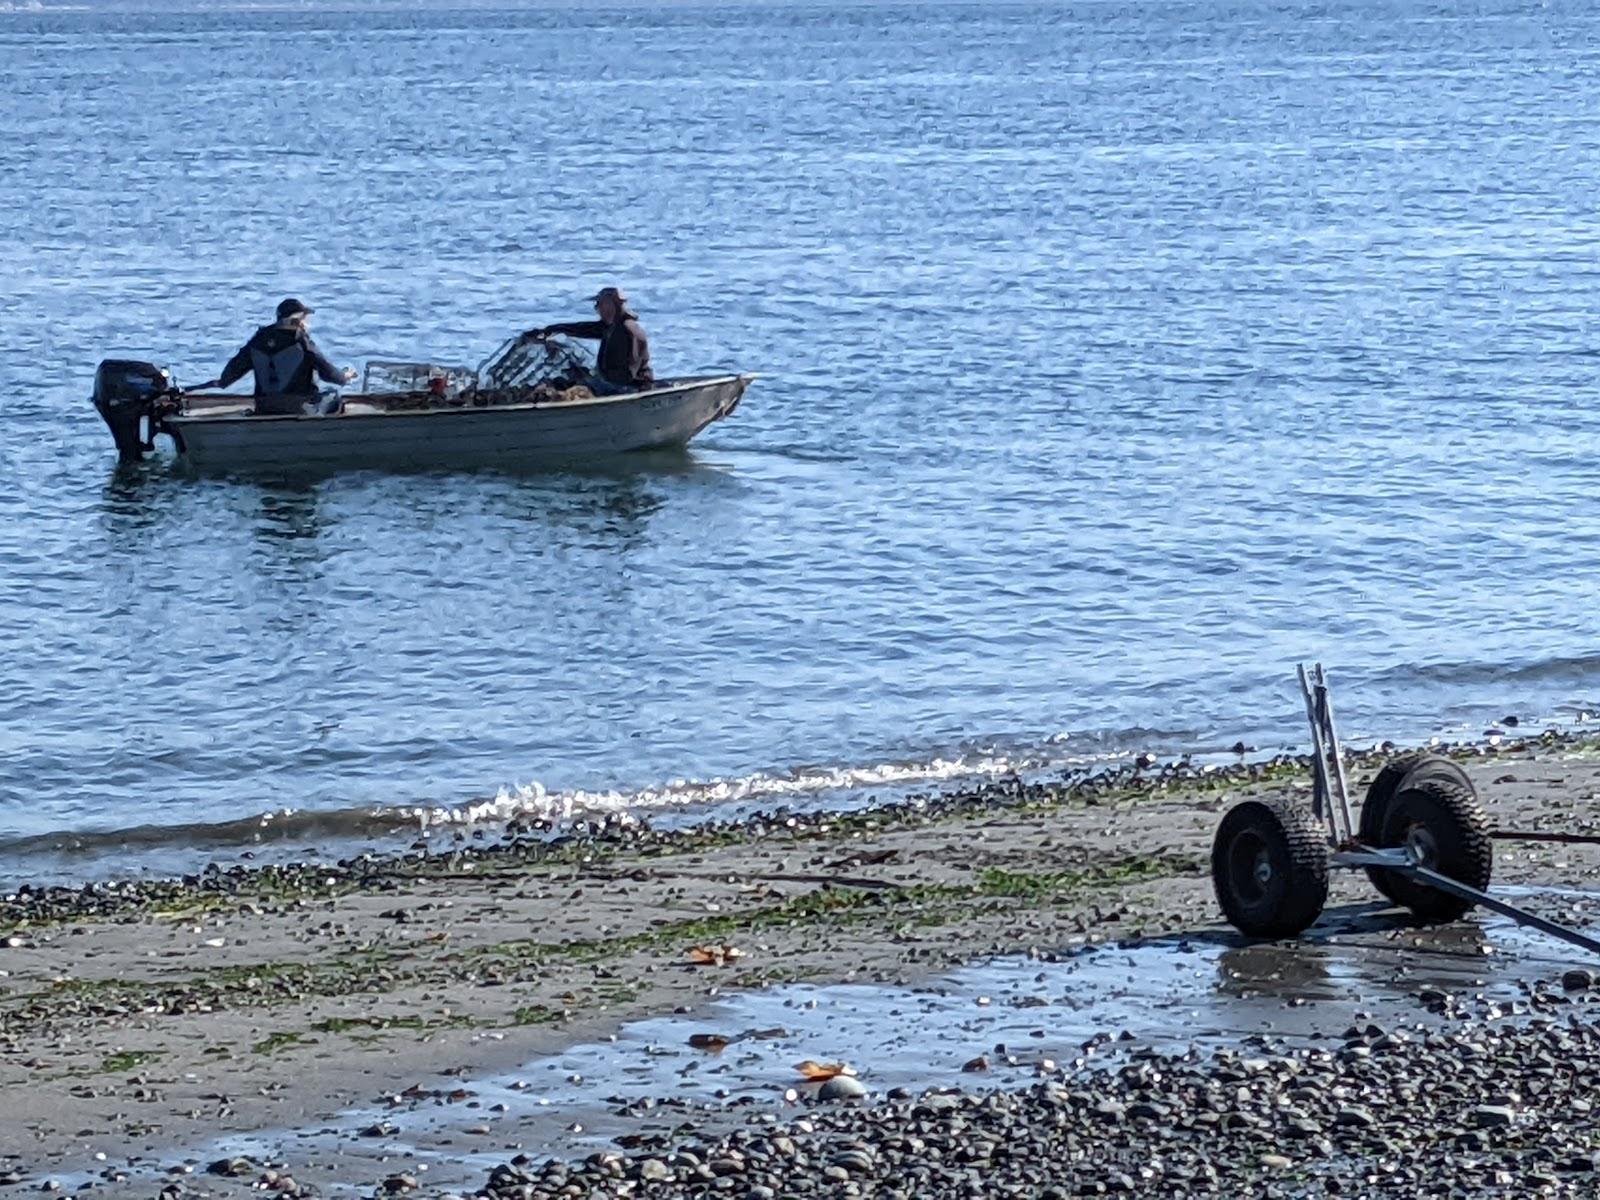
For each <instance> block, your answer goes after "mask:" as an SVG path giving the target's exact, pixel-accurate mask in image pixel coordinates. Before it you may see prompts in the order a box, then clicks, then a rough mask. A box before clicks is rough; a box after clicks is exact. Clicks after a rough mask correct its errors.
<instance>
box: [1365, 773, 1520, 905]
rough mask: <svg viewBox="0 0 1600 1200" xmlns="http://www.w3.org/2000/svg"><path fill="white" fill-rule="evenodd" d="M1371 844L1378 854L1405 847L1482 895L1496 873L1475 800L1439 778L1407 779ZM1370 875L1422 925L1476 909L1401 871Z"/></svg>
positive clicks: (1486, 830) (1486, 820) (1465, 789)
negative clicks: (1491, 875) (1391, 848)
mask: <svg viewBox="0 0 1600 1200" xmlns="http://www.w3.org/2000/svg"><path fill="white" fill-rule="evenodd" d="M1369 844H1370V845H1372V846H1373V847H1374V848H1376V849H1388V848H1390V847H1395V846H1407V847H1409V848H1410V849H1411V851H1412V853H1413V854H1414V855H1415V856H1416V857H1417V859H1418V861H1419V862H1420V863H1421V864H1422V865H1423V866H1425V867H1428V868H1429V869H1430V870H1434V871H1437V872H1439V874H1441V875H1448V876H1450V878H1451V879H1457V880H1460V881H1461V882H1462V883H1464V884H1466V885H1467V886H1469V887H1474V888H1477V889H1478V890H1479V891H1482V890H1484V889H1485V888H1487V887H1488V886H1489V876H1490V874H1491V873H1492V872H1493V869H1494V847H1493V845H1492V844H1491V843H1490V841H1489V818H1488V817H1487V816H1485V815H1484V812H1483V809H1482V807H1481V806H1480V805H1479V804H1478V798H1477V796H1475V795H1474V794H1473V792H1472V789H1471V788H1470V787H1462V786H1461V785H1460V784H1459V783H1455V782H1453V781H1451V780H1449V779H1444V778H1440V777H1437V776H1433V777H1428V776H1424V777H1421V778H1418V779H1416V780H1412V779H1410V778H1407V779H1406V781H1405V786H1403V787H1402V788H1401V789H1400V790H1399V792H1397V793H1396V794H1395V797H1394V799H1393V800H1392V801H1390V803H1389V808H1388V812H1386V813H1385V814H1384V819H1383V828H1382V830H1381V832H1380V833H1379V835H1378V837H1377V838H1376V839H1375V840H1374V841H1372V842H1371V843H1369ZM1371 874H1372V877H1373V881H1374V882H1375V883H1376V882H1378V880H1379V878H1380V877H1381V878H1382V880H1383V882H1382V883H1379V884H1378V887H1379V890H1380V891H1382V892H1383V894H1384V895H1385V896H1388V897H1389V898H1390V899H1391V900H1393V901H1394V902H1395V903H1396V904H1399V905H1402V906H1404V907H1405V908H1409V909H1410V910H1411V911H1412V912H1414V913H1415V914H1416V915H1417V916H1418V917H1420V918H1421V919H1422V920H1424V921H1454V920H1457V919H1459V918H1460V917H1462V916H1464V915H1465V914H1466V913H1467V912H1468V911H1469V910H1470V909H1471V908H1472V901H1470V900H1465V899H1462V898H1461V897H1460V896H1452V895H1450V894H1449V893H1448V892H1441V891H1439V890H1438V889H1437V888H1431V887H1429V886H1428V885H1427V884H1425V883H1419V882H1417V881H1416V880H1414V879H1411V878H1410V877H1408V876H1407V875H1405V874H1404V873H1402V872H1400V871H1391V870H1386V869H1384V868H1381V867H1375V868H1373V869H1372V871H1371Z"/></svg>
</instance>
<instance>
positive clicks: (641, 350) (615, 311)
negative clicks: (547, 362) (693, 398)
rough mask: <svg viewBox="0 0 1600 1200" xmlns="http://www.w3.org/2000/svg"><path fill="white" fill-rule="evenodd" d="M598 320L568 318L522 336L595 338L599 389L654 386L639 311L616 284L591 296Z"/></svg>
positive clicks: (647, 345)
mask: <svg viewBox="0 0 1600 1200" xmlns="http://www.w3.org/2000/svg"><path fill="white" fill-rule="evenodd" d="M594 310H595V312H596V313H597V314H598V315H599V317H600V319H599V320H598V321H572V322H569V323H567V324H565V325H547V326H545V327H544V328H543V329H530V330H528V332H527V333H526V334H524V335H523V336H524V337H530V338H543V337H549V336H550V335H551V334H553V333H561V334H566V335H567V336H568V337H577V338H596V339H598V340H599V342H600V351H599V353H598V354H597V355H596V357H595V374H597V375H598V376H599V377H600V382H601V384H602V385H605V386H603V387H602V388H601V389H599V390H602V391H604V390H608V389H615V390H617V391H623V390H627V391H637V390H643V389H645V388H649V387H653V386H655V381H656V377H655V375H654V373H653V372H652V371H651V370H650V342H649V339H647V338H646V337H645V336H644V330H643V329H642V328H640V326H639V315H638V314H637V313H635V312H634V311H633V310H632V309H630V308H629V307H628V297H627V296H625V295H623V294H622V290H621V289H620V288H614V287H607V288H601V289H600V290H599V291H598V292H597V293H595V297H594Z"/></svg>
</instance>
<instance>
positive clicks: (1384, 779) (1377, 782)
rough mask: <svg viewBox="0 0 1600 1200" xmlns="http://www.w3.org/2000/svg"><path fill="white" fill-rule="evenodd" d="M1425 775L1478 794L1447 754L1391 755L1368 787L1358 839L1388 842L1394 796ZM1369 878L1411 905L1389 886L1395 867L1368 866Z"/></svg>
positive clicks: (1393, 897)
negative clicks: (1386, 824)
mask: <svg viewBox="0 0 1600 1200" xmlns="http://www.w3.org/2000/svg"><path fill="white" fill-rule="evenodd" d="M1424 779H1442V780H1444V781H1445V782H1447V783H1454V784H1456V785H1458V786H1459V787H1462V788H1465V789H1466V791H1467V794H1468V795H1472V796H1476V795H1477V790H1476V789H1475V788H1474V787H1473V786H1472V780H1471V779H1470V778H1468V776H1467V773H1466V772H1465V771H1464V770H1462V769H1461V767H1460V766H1459V765H1458V764H1457V763H1456V762H1455V761H1454V760H1453V759H1449V758H1446V757H1445V756H1444V755H1442V754H1434V753H1432V752H1430V751H1427V750H1418V751H1415V752H1413V753H1411V754H1402V755H1400V756H1399V757H1398V758H1391V759H1390V760H1389V761H1388V762H1386V763H1384V764H1383V769H1382V770H1380V771H1379V772H1378V777H1377V778H1376V779H1374V780H1373V781H1372V783H1371V784H1370V785H1369V786H1368V787H1367V796H1366V799H1365V800H1363V801H1362V804H1361V824H1360V828H1359V830H1358V832H1357V834H1356V837H1357V840H1359V841H1360V842H1362V843H1363V844H1365V845H1368V846H1373V847H1381V846H1383V845H1385V844H1386V843H1384V842H1383V841H1382V840H1381V839H1382V837H1383V824H1384V821H1385V820H1386V819H1387V818H1388V815H1389V806H1390V805H1391V804H1393V803H1394V798H1395V796H1396V795H1397V794H1398V793H1399V792H1400V790H1401V789H1402V788H1405V787H1408V786H1410V785H1411V784H1413V783H1418V782H1421V781H1422V780H1424ZM1367 878H1368V879H1370V880H1372V886H1373V887H1375V888H1377V889H1378V891H1379V892H1381V893H1382V894H1383V896H1384V898H1385V899H1386V900H1389V901H1391V902H1392V903H1394V904H1398V905H1400V906H1401V907H1403V908H1409V907H1410V905H1409V903H1408V902H1407V901H1405V900H1402V899H1401V898H1400V897H1399V896H1398V895H1396V894H1395V893H1394V892H1393V891H1391V890H1390V888H1391V887H1392V885H1393V883H1394V881H1395V880H1396V879H1399V878H1400V876H1397V875H1396V874H1395V873H1394V872H1393V871H1386V870H1384V869H1383V868H1382V867H1368V868H1367Z"/></svg>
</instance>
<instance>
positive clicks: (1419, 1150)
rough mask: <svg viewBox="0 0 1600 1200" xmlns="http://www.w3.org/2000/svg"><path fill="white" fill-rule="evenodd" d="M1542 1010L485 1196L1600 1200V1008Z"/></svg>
mask: <svg viewBox="0 0 1600 1200" xmlns="http://www.w3.org/2000/svg"><path fill="white" fill-rule="evenodd" d="M1590 981H1591V982H1592V977H1590ZM1444 1001H1445V998H1443V997H1438V998H1435V999H1433V1003H1434V1006H1435V1007H1440V1006H1442V1004H1443V1003H1444ZM1528 1009H1529V1013H1528V1015H1524V1016H1522V1017H1520V1018H1519V1019H1517V1020H1514V1021H1507V1020H1501V1021H1482V1020H1478V1019H1470V1018H1469V1019H1456V1020H1453V1021H1451V1022H1449V1024H1448V1025H1447V1026H1446V1027H1443V1028H1437V1029H1429V1028H1426V1027H1423V1026H1420V1025H1412V1026H1410V1027H1406V1026H1392V1027H1387V1028H1386V1027H1384V1026H1382V1025H1379V1024H1377V1023H1374V1022H1367V1023H1364V1024H1362V1025H1360V1026H1357V1027H1350V1028H1348V1029H1346V1030H1344V1031H1343V1032H1342V1033H1341V1034H1339V1035H1337V1036H1334V1037H1330V1038H1329V1039H1327V1041H1326V1043H1325V1044H1324V1045H1322V1046H1318V1047H1315V1048H1304V1047H1290V1046H1286V1045H1283V1044H1279V1043H1274V1042H1270V1041H1266V1040H1264V1039H1258V1040H1257V1041H1256V1044H1254V1045H1250V1046H1247V1047H1244V1048H1241V1049H1239V1050H1223V1051H1218V1052H1216V1053H1214V1054H1211V1055H1207V1056H1205V1057H1203V1058H1200V1057H1197V1056H1194V1055H1187V1056H1176V1057H1174V1056H1164V1055H1160V1054H1155V1053H1151V1052H1144V1051H1135V1052H1134V1053H1133V1054H1132V1055H1131V1057H1130V1060H1129V1061H1127V1062H1125V1063H1123V1064H1121V1065H1117V1066H1113V1067H1110V1068H1103V1069H1097V1070H1092V1071H1088V1072H1086V1073H1082V1074H1078V1075H1074V1076H1067V1077H1062V1078H1050V1079H1044V1080H1041V1081H1040V1082H1039V1083H1037V1084H1035V1085H1034V1086H1033V1087H1031V1088H1029V1089H1027V1090H1024V1091H1020V1092H1005V1091H1000V1092H976V1093H974V1092H956V1093H952V1092H928V1093H924V1094H921V1095H917V1096H908V1095H905V1094H903V1093H902V1094H892V1095H891V1096H889V1097H888V1098H886V1099H885V1100H883V1101H881V1102H876V1103H869V1104H867V1105H866V1106H864V1107H857V1104H858V1103H859V1102H857V1101H850V1100H841V1101H837V1102H833V1103H828V1102H816V1104H815V1107H813V1108H812V1109H811V1110H810V1111H808V1112H807V1113H806V1114H805V1115H804V1116H800V1117H796V1118H792V1119H788V1120H784V1121H781V1122H779V1121H777V1120H776V1119H774V1118H770V1117H760V1118H756V1119H755V1120H753V1121H751V1122H750V1123H749V1125H748V1126H747V1127H745V1128H743V1129H740V1130H737V1131H735V1132H732V1133H730V1134H727V1135H724V1136H722V1137H719V1138H716V1139H713V1140H708V1141H702V1140H697V1139H692V1138H691V1139H687V1140H684V1141H681V1142H677V1143H674V1144H670V1145H666V1144H664V1145H657V1146H650V1147H645V1148H638V1149H635V1150H633V1151H630V1152H628V1153H598V1154H594V1155H591V1156H590V1157H588V1158H587V1159H584V1160H582V1161H578V1162H564V1161H561V1160H550V1161H546V1162H543V1163H535V1162H532V1161H527V1160H524V1161H522V1162H510V1163H506V1164H503V1165H502V1166H500V1167H497V1168H496V1169H495V1170H494V1171H493V1172H492V1173H491V1174H490V1176H489V1178H488V1180H487V1181H486V1183H485V1184H484V1186H483V1187H482V1188H480V1189H479V1190H478V1191H477V1192H475V1193H473V1194H474V1195H475V1196H478V1197H482V1198H484V1200H544V1198H554V1197H575V1196H583V1197H589V1196H627V1195H638V1196H653V1197H662V1198H673V1197H721V1196H733V1197H743V1198H745V1200H774V1198H776V1197H781V1196H872V1197H881V1198H882V1200H917V1198H922V1200H944V1198H946V1197H949V1198H952V1200H953V1198H957V1197H959V1198H962V1200H965V1198H968V1197H974V1196H985V1197H990V1196H1004V1197H1010V1196H1016V1197H1024V1196H1026V1197H1037V1198H1039V1200H1046V1198H1049V1197H1066V1196H1098V1195H1108V1194H1110V1195H1160V1196H1182V1195H1221V1194H1227V1193H1231V1194H1247V1195H1252V1196H1281V1197H1290V1196H1341V1197H1352V1196H1397V1195H1399V1196H1438V1197H1461V1196H1491V1195H1507V1196H1511V1195H1516V1196H1531V1195H1593V1194H1595V1192H1596V1191H1597V1190H1600V1173H1597V1172H1600V1121H1597V1120H1596V1118H1595V1114H1594V1105H1595V1102H1596V1099H1595V1089H1596V1085H1597V1083H1600V1027H1597V1025H1596V1023H1595V1020H1594V1016H1595V1012H1596V1009H1595V1002H1594V999H1593V993H1592V992H1591V991H1588V990H1584V991H1582V992H1567V991H1565V990H1563V988H1562V987H1561V985H1560V984H1554V985H1551V986H1548V987H1545V988H1543V989H1541V990H1540V991H1538V992H1537V993H1535V995H1534V997H1533V998H1532V1000H1531V1003H1530V1004H1529V1006H1528Z"/></svg>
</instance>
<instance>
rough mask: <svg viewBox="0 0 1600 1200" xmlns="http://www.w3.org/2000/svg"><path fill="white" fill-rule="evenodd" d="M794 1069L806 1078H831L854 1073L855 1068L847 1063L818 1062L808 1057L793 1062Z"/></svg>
mask: <svg viewBox="0 0 1600 1200" xmlns="http://www.w3.org/2000/svg"><path fill="white" fill-rule="evenodd" d="M794 1069H795V1070H796V1071H799V1072H800V1074H802V1075H804V1076H805V1077H806V1078H807V1079H816V1080H823V1079H832V1078H833V1077H834V1076H835V1075H854V1074H855V1073H856V1069H855V1068H854V1067H852V1066H851V1065H850V1064H849V1063H842V1062H836V1063H819V1062H812V1061H811V1060H810V1059H809V1058H808V1059H806V1060H805V1062H802V1063H795V1065H794Z"/></svg>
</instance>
